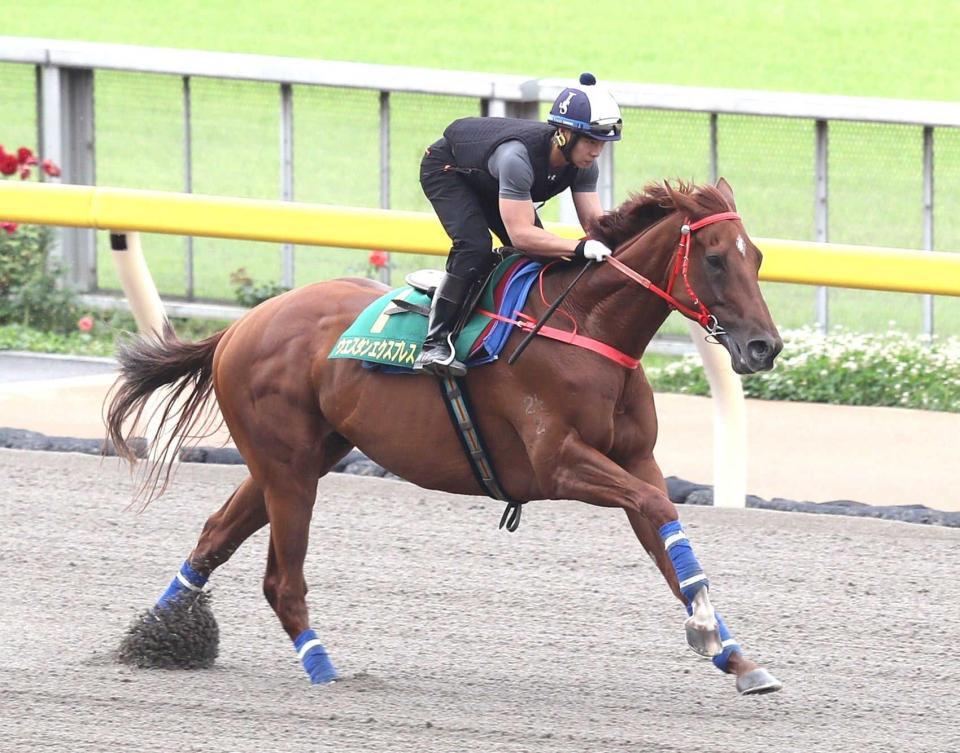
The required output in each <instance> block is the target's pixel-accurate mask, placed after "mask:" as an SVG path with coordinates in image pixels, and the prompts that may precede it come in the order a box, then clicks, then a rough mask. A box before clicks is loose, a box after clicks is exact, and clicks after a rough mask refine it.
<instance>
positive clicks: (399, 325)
mask: <svg viewBox="0 0 960 753" xmlns="http://www.w3.org/2000/svg"><path fill="white" fill-rule="evenodd" d="M522 261H523V259H522V257H519V256H516V255H514V256H510V257H507V258H506V259H504V260H503V261H502V262H500V264H498V265H497V268H496V269H495V270H494V272H493V274H492V275H491V276H490V280H489V281H488V282H487V286H486V288H485V289H484V291H483V294H482V295H481V296H480V300H479V302H478V303H477V307H478V308H481V309H484V310H486V311H494V310H495V309H494V291H495V290H496V288H497V285H498V284H499V283H500V280H502V279H503V276H504V275H505V274H506V273H507V271H508V270H509V269H510V267H511V266H512V265H513V264H516V263H517V262H522ZM395 299H401V300H403V301H405V302H406V303H410V304H413V305H416V306H421V307H423V308H429V307H430V297H429V296H428V295H427V294H426V293H423V292H421V291H419V290H417V289H415V288H412V287H410V286H409V285H406V286H404V287H402V288H397V289H396V290H391V291H390V292H389V293H385V294H384V295H382V296H380V297H379V298H378V299H377V300H375V301H374V302H373V303H371V304H370V305H369V306H367V307H366V308H365V309H364V310H363V311H361V312H360V315H359V316H358V317H357V318H356V319H354V321H353V324H351V325H350V326H349V327H348V328H347V330H346V331H345V332H344V333H343V334H342V335H340V339H339V340H337V342H336V343H335V344H334V346H333V349H332V350H331V351H330V355H329V356H328V358H354V359H357V360H359V361H369V362H372V363H379V364H383V365H384V366H395V367H399V368H404V369H412V368H413V364H414V361H416V360H417V356H419V355H420V349H421V346H422V345H423V341H424V339H426V336H427V317H425V316H422V315H421V314H418V313H416V312H410V311H402V310H398V309H397V307H396V306H395V305H394V303H393V301H394V300H395ZM490 321H491V319H490V317H488V316H484V315H483V314H479V313H476V312H474V314H473V316H471V317H470V320H469V321H468V322H467V325H466V326H465V327H464V328H463V331H461V332H460V335H459V336H458V337H457V341H456V349H457V358H458V359H459V360H460V361H466V360H467V356H468V355H469V354H470V352H471V351H472V350H473V347H474V344H475V343H476V341H477V339H478V338H479V337H480V335H481V334H482V333H483V331H484V330H485V329H486V327H487V325H488V324H489V323H490Z"/></svg>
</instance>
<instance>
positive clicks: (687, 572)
mask: <svg viewBox="0 0 960 753" xmlns="http://www.w3.org/2000/svg"><path fill="white" fill-rule="evenodd" d="M534 468H537V469H538V476H539V480H540V483H541V484H542V485H543V486H544V488H545V489H546V490H547V491H548V496H550V497H552V498H555V499H579V500H581V501H583V502H589V503H590V504H594V505H600V506H602V507H622V508H624V509H626V510H631V511H633V512H634V513H635V514H636V515H639V516H640V517H642V518H643V519H644V520H645V521H647V522H648V523H649V524H650V526H651V527H652V528H653V530H655V531H656V532H657V534H658V536H659V537H660V539H661V540H662V541H663V544H664V548H665V549H666V552H667V556H668V557H669V560H670V566H671V567H672V568H673V571H674V575H675V576H676V579H677V582H678V585H679V589H680V593H681V595H682V596H683V598H684V602H685V603H686V604H690V605H691V606H692V614H691V615H690V617H689V618H688V619H687V621H686V623H685V627H686V631H687V642H688V643H689V644H690V647H691V648H692V649H693V650H694V651H696V652H697V653H698V654H701V655H703V656H708V657H712V656H716V655H717V654H719V653H721V652H722V651H723V646H722V641H721V639H720V631H719V626H718V624H717V621H716V618H715V617H714V612H713V606H712V605H711V604H710V597H709V594H708V586H709V581H708V580H707V576H706V574H705V573H704V571H703V568H702V567H701V566H700V562H699V561H698V560H697V557H696V555H695V554H694V553H693V547H692V546H691V545H690V542H689V541H688V540H687V537H686V534H684V532H683V527H682V526H681V525H680V521H679V520H678V519H677V511H676V509H675V508H674V506H673V503H672V502H671V501H670V499H669V498H668V497H667V495H666V494H665V493H664V492H663V490H661V489H658V488H657V487H656V486H654V485H653V484H649V483H647V482H645V481H642V480H641V479H639V478H637V477H636V476H634V475H633V474H631V473H628V472H627V471H626V470H625V469H624V468H622V467H621V466H619V465H618V464H617V463H615V462H613V461H612V460H610V458H608V457H606V456H605V455H603V454H602V453H601V452H599V451H598V450H596V449H594V448H593V447H591V446H590V445H588V444H586V443H585V442H584V441H583V440H581V439H580V438H579V436H578V435H577V434H573V433H572V434H569V435H567V436H566V437H565V438H564V440H563V441H562V442H560V451H559V452H554V453H553V454H552V455H550V456H549V457H543V458H540V462H534Z"/></svg>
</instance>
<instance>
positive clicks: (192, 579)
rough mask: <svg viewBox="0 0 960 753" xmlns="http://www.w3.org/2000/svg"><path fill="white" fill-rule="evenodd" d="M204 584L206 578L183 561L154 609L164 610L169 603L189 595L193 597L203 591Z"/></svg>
mask: <svg viewBox="0 0 960 753" xmlns="http://www.w3.org/2000/svg"><path fill="white" fill-rule="evenodd" d="M206 582H207V579H206V578H204V577H203V576H202V575H200V574H199V573H198V572H197V571H196V570H194V569H193V568H192V567H190V565H189V564H188V563H187V562H186V561H184V563H183V564H182V565H181V566H180V572H178V573H177V577H175V578H174V579H173V580H172V581H170V585H169V586H167V590H166V591H164V592H163V595H162V596H161V597H160V598H159V599H157V605H156V607H154V608H155V609H166V608H167V607H169V606H170V604H171V603H173V602H174V601H176V600H177V599H179V598H181V597H183V596H186V595H189V594H193V595H194V596H195V595H197V594H199V593H200V592H201V591H202V590H203V587H204V585H206Z"/></svg>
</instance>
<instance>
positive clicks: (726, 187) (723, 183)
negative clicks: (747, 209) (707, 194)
mask: <svg viewBox="0 0 960 753" xmlns="http://www.w3.org/2000/svg"><path fill="white" fill-rule="evenodd" d="M717 190H718V191H719V192H720V193H722V194H723V198H725V199H726V200H727V203H728V204H730V208H731V209H732V210H733V211H734V212H736V211H737V202H736V201H734V199H733V189H732V188H731V187H730V184H729V183H727V179H726V178H720V180H718V181H717Z"/></svg>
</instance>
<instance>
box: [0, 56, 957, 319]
mask: <svg viewBox="0 0 960 753" xmlns="http://www.w3.org/2000/svg"><path fill="white" fill-rule="evenodd" d="M94 77H95V78H94V91H95V143H96V182H97V183H98V184H100V185H110V186H119V187H129V188H147V189H158V190H166V191H183V190H192V191H194V192H196V193H208V194H219V195H228V196H239V197H249V198H257V199H278V198H281V197H282V195H283V188H282V186H283V178H284V174H283V168H282V164H283V159H282V152H281V132H282V127H283V121H282V117H281V95H280V87H279V86H278V85H276V84H274V83H258V82H247V81H235V80H227V79H214V78H196V77H193V78H190V79H189V80H188V82H187V83H186V84H185V80H184V79H183V78H182V77H181V76H175V75H160V74H152V73H151V74H144V73H127V72H119V71H105V70H97V71H95V74H94ZM0 87H2V91H4V92H5V93H6V95H7V96H5V97H4V98H3V100H2V101H0V119H2V122H3V123H4V126H3V129H2V131H0V143H2V144H3V145H4V146H5V147H7V148H8V150H9V149H15V148H16V147H18V146H20V145H26V146H36V141H37V87H36V74H35V67H34V66H33V65H27V64H15V63H2V64H0ZM185 87H188V88H189V96H187V95H186V94H185ZM292 101H293V108H292V121H291V123H290V124H289V131H290V132H292V136H293V145H292V162H291V166H292V167H291V169H292V183H293V198H294V199H296V200H299V201H307V202H319V203H327V204H342V205H351V206H359V207H379V206H389V207H391V208H395V209H407V210H416V211H429V210H430V207H429V203H428V202H427V200H426V198H425V197H424V196H423V194H422V193H421V191H420V186H419V180H418V176H419V163H420V158H421V156H422V154H423V150H424V148H425V147H426V146H428V145H429V144H430V143H431V142H433V141H434V140H436V139H437V138H438V137H439V136H440V135H441V133H442V131H443V129H444V127H445V126H446V125H447V124H448V123H449V122H450V121H452V120H454V119H455V118H458V117H464V116H470V115H478V114H480V111H481V103H480V101H479V100H477V99H476V98H472V97H455V96H440V95H427V94H414V93H405V92H395V93H391V94H390V95H389V97H388V103H387V105H386V109H387V110H388V114H387V117H388V119H389V128H388V131H387V139H386V141H387V142H388V143H386V144H384V143H383V139H382V134H381V122H382V120H383V118H384V117H385V113H384V103H383V96H382V95H381V93H380V92H378V91H371V90H363V89H348V88H337V87H330V86H308V85H294V86H293V87H292ZM540 109H541V114H542V115H543V114H545V111H546V109H547V106H546V105H541V108H540ZM624 123H625V125H624V140H623V141H622V142H619V143H617V144H616V146H615V151H614V159H613V164H614V187H615V191H614V198H615V200H616V201H617V202H619V201H621V200H623V199H625V198H626V197H627V196H628V195H629V194H630V193H631V192H634V191H639V190H641V189H642V188H643V186H644V184H646V183H647V182H649V181H653V180H662V179H665V178H669V179H683V180H691V181H695V182H706V181H708V180H710V179H711V177H712V172H713V170H714V166H713V165H712V155H711V116H710V115H709V114H704V113H693V112H684V111H672V110H652V109H650V110H647V109H637V108H626V109H625V110H624ZM385 148H386V152H384V149H385ZM814 152H815V123H814V120H812V119H804V118H785V117H784V118H781V117H765V116H748V115H719V116H717V117H716V166H715V169H716V172H717V174H718V175H721V176H724V177H726V178H727V179H728V180H729V181H730V183H731V184H732V185H733V187H734V190H735V192H736V197H737V204H738V208H739V210H740V212H741V213H742V214H743V216H744V218H745V220H746V223H747V227H748V229H749V231H750V232H751V234H753V235H754V236H758V237H759V236H766V237H779V238H787V239H795V240H816V227H815V216H814V195H815V182H816V176H815V171H814ZM188 153H189V159H188V156H187V155H188ZM934 154H935V157H934V166H935V184H934V194H933V196H934V208H933V221H934V227H935V234H934V248H936V249H938V250H957V249H960V129H950V128H937V129H935V131H934ZM828 155H829V156H828V176H829V194H828V196H829V214H828V234H829V235H828V239H829V240H830V241H834V242H842V243H852V244H867V245H882V246H891V247H902V248H923V246H924V237H925V236H924V186H923V128H922V127H921V126H904V125H892V124H875V123H865V122H840V121H834V122H830V124H829V152H828ZM383 171H386V174H385V176H384V172H383ZM542 214H543V216H544V218H545V219H547V220H557V219H559V218H560V216H559V202H557V201H555V202H551V203H550V204H548V205H547V206H546V207H545V208H544V210H543V212H542ZM98 236H99V238H98V248H97V262H98V277H97V285H98V288H99V289H101V290H117V289H119V283H118V280H117V279H116V277H115V274H114V271H113V265H112V263H111V260H110V258H109V254H110V251H109V247H108V242H107V238H106V234H104V233H100V234H98ZM144 248H145V251H146V254H147V258H148V262H149V264H150V268H151V271H152V273H153V275H154V278H155V279H156V282H157V285H158V287H159V289H160V291H161V293H162V294H164V296H167V297H174V298H184V299H197V300H227V301H230V300H233V284H232V283H231V273H233V272H236V271H237V270H241V269H242V270H243V271H244V273H245V274H246V275H247V276H248V277H249V278H252V279H253V280H255V281H256V282H257V283H267V282H279V281H281V280H282V276H283V258H284V257H283V249H282V248H280V247H278V246H276V245H273V244H265V243H256V242H251V241H233V240H225V239H214V238H196V239H192V241H191V240H190V239H184V238H179V237H173V236H161V235H150V236H148V237H146V238H145V239H144ZM191 262H192V263H191ZM292 263H293V270H294V272H295V278H294V279H295V283H296V284H298V285H299V284H305V283H308V282H312V281H316V280H322V279H329V278H332V277H338V276H344V275H347V276H356V275H360V276H364V275H369V276H373V274H374V270H372V269H371V267H370V265H369V262H368V258H367V255H366V254H361V253H357V252H356V251H350V250H337V249H319V248H312V247H299V248H297V249H295V251H294V252H293V256H292ZM442 263H443V260H442V259H440V258H439V257H429V256H428V257H417V256H409V255H402V254H395V255H393V258H392V266H393V270H392V271H393V279H394V280H399V279H400V276H401V275H402V274H403V273H404V272H405V271H407V270H410V269H413V268H417V267H421V266H431V267H439V266H442ZM764 289H765V294H766V296H767V298H768V301H769V303H770V307H771V310H772V312H773V314H774V318H775V319H776V320H777V321H778V323H780V324H781V326H784V327H796V326H801V325H805V324H806V325H810V324H813V323H814V322H815V321H816V308H815V291H814V290H813V289H811V288H810V287H807V286H797V285H787V284H773V283H765V284H764ZM828 295H829V307H830V323H831V325H833V324H838V325H842V326H845V327H847V328H850V329H854V330H861V331H883V330H885V329H886V328H887V327H888V326H889V323H890V322H895V326H896V327H897V328H898V329H901V330H905V331H908V332H918V333H919V332H921V331H922V329H923V305H922V301H921V298H922V296H917V295H908V294H896V293H880V292H872V291H854V290H840V289H835V290H831V291H829V294H828ZM935 322H936V331H937V333H938V334H960V302H958V301H957V300H956V299H948V298H940V299H938V300H937V302H936V309H935ZM668 330H669V331H676V332H677V333H681V332H684V331H685V328H684V327H683V326H682V324H681V323H680V322H671V323H669V324H668Z"/></svg>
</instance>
